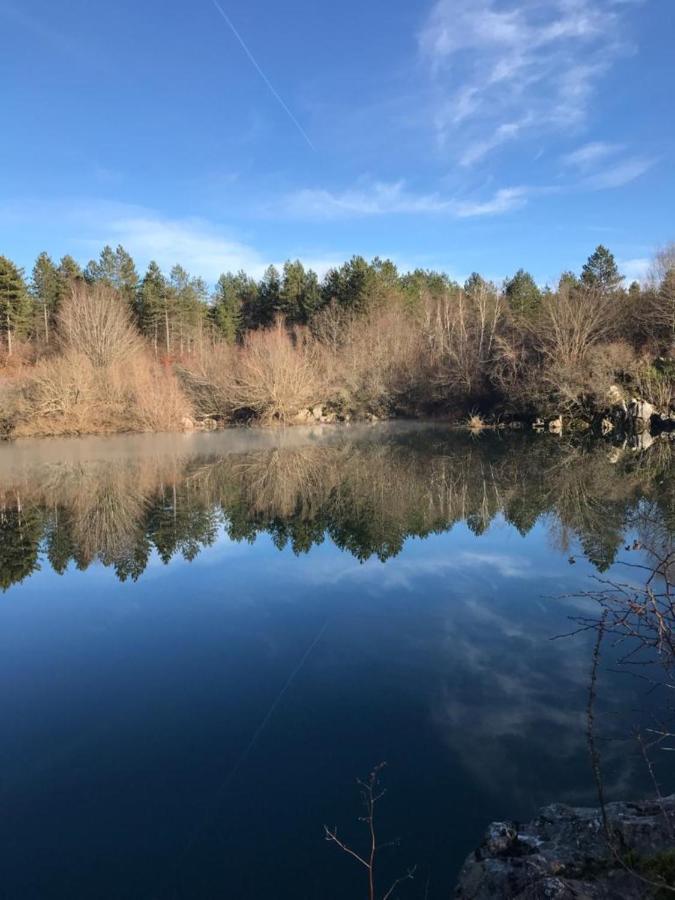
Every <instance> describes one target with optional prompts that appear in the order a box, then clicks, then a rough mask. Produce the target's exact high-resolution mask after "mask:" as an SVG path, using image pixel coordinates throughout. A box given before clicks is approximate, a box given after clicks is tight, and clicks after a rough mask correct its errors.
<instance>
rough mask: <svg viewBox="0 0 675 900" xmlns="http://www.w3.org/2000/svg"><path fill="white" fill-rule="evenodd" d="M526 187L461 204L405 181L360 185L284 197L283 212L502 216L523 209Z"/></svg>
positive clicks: (316, 215)
mask: <svg viewBox="0 0 675 900" xmlns="http://www.w3.org/2000/svg"><path fill="white" fill-rule="evenodd" d="M527 195H528V189H527V188H526V187H508V188H501V189H500V190H498V191H496V192H495V193H494V194H493V195H492V196H490V197H488V198H487V199H479V200H462V199H458V198H454V197H444V196H442V195H441V194H439V193H437V192H433V193H415V192H414V191H411V190H410V189H408V188H407V187H406V184H405V182H404V181H395V182H382V181H377V182H373V183H371V184H364V185H359V186H358V187H356V188H349V189H347V190H344V191H329V190H325V189H322V188H319V189H311V188H305V189H302V190H299V191H296V192H294V193H292V194H289V195H287V197H286V198H285V201H284V203H283V212H284V214H286V215H290V216H293V217H297V218H304V219H323V220H330V219H338V218H362V217H367V216H384V215H419V214H434V215H437V214H446V215H450V216H453V217H455V218H460V219H464V218H471V217H475V216H491V215H501V214H504V213H508V212H511V211H512V210H515V209H518V208H519V207H521V206H523V205H524V203H525V202H526V200H527Z"/></svg>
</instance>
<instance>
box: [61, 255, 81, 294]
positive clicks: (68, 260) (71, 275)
mask: <svg viewBox="0 0 675 900" xmlns="http://www.w3.org/2000/svg"><path fill="white" fill-rule="evenodd" d="M59 276H60V277H61V279H62V280H63V283H64V285H66V288H68V287H70V286H71V285H72V284H73V283H74V282H76V281H80V280H81V279H82V278H84V275H83V274H82V269H81V268H80V267H79V265H78V264H77V263H76V262H75V260H74V259H73V257H72V256H68V255H66V256H63V257H62V258H61V262H60V263H59Z"/></svg>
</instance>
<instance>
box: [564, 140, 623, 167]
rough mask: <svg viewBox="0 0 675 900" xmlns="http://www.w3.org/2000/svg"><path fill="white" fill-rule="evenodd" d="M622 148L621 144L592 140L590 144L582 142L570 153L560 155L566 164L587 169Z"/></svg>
mask: <svg viewBox="0 0 675 900" xmlns="http://www.w3.org/2000/svg"><path fill="white" fill-rule="evenodd" d="M622 149H623V146H622V145H621V144H606V143H604V142H603V141H594V142H592V143H590V144H584V145H583V146H582V147H579V148H578V149H577V150H574V151H572V153H567V154H565V156H563V157H562V161H563V163H564V164H565V165H566V166H572V167H574V168H576V169H581V170H584V171H585V170H587V169H589V168H591V167H592V166H595V165H597V163H601V162H603V161H604V160H605V159H607V157H609V156H613V155H614V154H616V153H618V152H620V151H621V150H622Z"/></svg>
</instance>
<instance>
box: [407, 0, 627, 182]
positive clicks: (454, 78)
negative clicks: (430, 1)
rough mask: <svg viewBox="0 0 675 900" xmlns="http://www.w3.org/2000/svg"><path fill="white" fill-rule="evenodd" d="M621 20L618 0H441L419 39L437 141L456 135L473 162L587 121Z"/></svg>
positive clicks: (616, 50)
mask: <svg viewBox="0 0 675 900" xmlns="http://www.w3.org/2000/svg"><path fill="white" fill-rule="evenodd" d="M621 21H622V20H621V13H620V10H619V8H618V7H616V6H615V4H614V3H613V2H612V0H550V2H543V0H520V2H516V0H511V2H510V3H508V4H504V3H498V2H497V0H436V3H435V4H434V6H433V8H432V10H431V13H430V14H429V16H428V18H427V21H426V23H425V24H424V26H423V28H422V29H421V31H420V33H419V35H418V43H419V49H420V53H421V55H422V58H423V59H424V60H425V61H426V62H427V63H428V65H429V67H430V71H431V73H432V74H433V77H434V83H435V85H436V88H437V96H436V102H435V105H434V113H433V117H434V124H435V129H436V132H437V136H438V139H439V141H440V143H441V144H442V145H443V146H449V145H450V138H452V146H453V147H457V148H458V151H457V152H458V157H459V159H460V162H461V163H462V164H463V165H465V166H467V165H472V164H475V163H477V162H480V161H481V160H483V159H484V158H485V157H486V156H487V155H488V153H489V152H490V151H493V150H495V149H496V148H498V147H501V146H502V145H504V144H506V143H507V142H509V141H515V140H516V139H522V138H524V137H526V136H532V135H534V134H539V133H546V132H551V131H556V130H564V129H569V128H574V127H578V126H579V125H581V124H582V123H583V122H584V121H585V119H586V117H587V114H588V110H589V105H590V102H591V99H592V97H593V94H594V91H595V89H596V85H597V82H598V80H599V79H600V78H601V77H602V76H603V75H604V74H605V73H606V72H607V71H608V69H609V68H610V67H611V65H612V64H613V62H614V61H615V59H616V58H617V57H618V55H619V54H620V53H621V52H623V51H624V50H625V44H624V42H623V41H622V38H621ZM460 126H461V128H460Z"/></svg>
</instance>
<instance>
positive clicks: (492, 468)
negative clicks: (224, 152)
mask: <svg viewBox="0 0 675 900" xmlns="http://www.w3.org/2000/svg"><path fill="white" fill-rule="evenodd" d="M0 503H1V504H2V506H1V509H0V587H1V588H2V590H3V591H4V593H3V594H2V596H1V597H0V721H2V740H1V741H0V779H1V780H0V808H1V809H2V815H1V817H0V883H1V885H2V888H1V889H0V896H2V897H3V898H7V900H15V898H16V900H31V898H40V900H50V898H68V900H77V898H91V897H97V898H111V900H112V898H114V900H122V898H130V900H131V898H139V900H140V898H143V900H149V898H179V897H180V898H182V897H185V898H208V900H211V898H218V897H223V898H257V897H269V898H284V900H285V898H304V897H307V898H310V897H312V898H314V897H322V898H327V900H331V898H335V900H337V898H340V900H344V898H346V897H359V896H364V895H365V891H364V882H363V873H362V871H361V870H360V869H359V867H358V865H357V864H356V863H354V862H353V861H352V860H351V859H349V858H348V857H346V856H344V855H342V854H341V853H340V851H339V850H338V849H337V848H336V847H335V846H333V845H330V844H329V843H327V842H326V841H324V840H323V825H324V824H329V825H331V826H332V825H334V824H338V826H339V828H340V833H341V834H342V835H343V836H344V837H345V839H348V840H350V841H353V842H354V843H355V844H357V845H358V843H359V841H360V839H361V834H362V830H363V826H362V824H360V823H359V822H358V817H359V815H360V808H359V799H358V791H357V789H356V785H355V780H356V778H357V777H359V776H365V775H367V773H368V771H369V770H370V769H371V768H372V767H373V766H374V765H376V764H377V763H379V762H381V761H386V762H387V768H386V770H385V772H384V779H385V782H386V786H387V789H388V790H387V794H386V796H385V798H383V800H382V801H381V803H380V806H379V810H378V815H379V828H380V835H381V839H382V840H383V841H389V840H391V839H392V838H397V839H398V844H397V846H395V847H393V848H389V849H387V850H385V851H383V854H382V869H383V874H382V879H383V880H382V885H383V887H384V886H386V885H385V882H386V881H387V879H388V878H389V877H392V878H393V877H395V876H396V875H397V874H400V872H401V871H403V870H405V868H406V867H407V866H408V865H413V864H416V865H417V876H416V880H415V881H414V882H411V883H407V884H406V885H405V886H403V887H402V888H401V890H400V891H399V892H398V893H397V896H399V897H423V896H425V891H428V893H427V894H426V896H428V897H430V898H434V897H438V898H440V897H447V896H448V895H449V893H450V892H451V887H452V884H453V882H454V878H455V876H456V873H457V869H458V867H459V865H460V864H461V861H462V859H463V857H464V856H465V855H466V853H467V852H468V851H469V850H470V849H471V848H472V847H473V846H475V845H476V843H477V842H478V840H479V839H480V836H481V834H482V832H483V830H484V828H485V825H486V824H487V822H489V821H490V820H493V819H499V818H503V817H509V818H527V817H531V816H532V815H533V814H534V813H535V812H536V810H537V808H538V807H539V806H541V805H543V804H545V803H549V802H552V801H563V802H569V803H595V793H594V784H593V778H592V773H591V770H590V766H589V763H588V751H587V747H586V743H585V726H586V720H585V708H586V702H587V692H588V677H589V670H590V663H591V657H590V653H591V648H592V642H593V635H592V634H581V635H579V636H577V637H576V638H574V639H565V640H557V641H552V640H551V638H552V637H554V636H556V635H559V634H561V633H563V632H566V631H569V630H570V629H571V627H572V626H571V622H570V617H573V616H575V615H579V614H580V613H582V612H584V611H585V610H587V609H588V608H589V604H590V601H587V600H585V599H584V598H583V597H580V596H578V595H579V594H580V592H582V591H584V590H585V589H587V588H588V586H589V584H591V583H592V581H591V580H592V579H593V577H602V578H620V579H622V580H630V579H634V578H636V577H639V573H638V570H633V569H631V568H629V567H627V566H626V565H624V563H635V562H636V561H637V560H638V559H639V558H640V550H639V546H640V545H639V544H637V545H635V544H634V542H635V541H636V540H638V541H644V540H646V537H648V536H650V535H651V536H653V535H654V534H658V536H659V539H660V540H670V539H671V537H672V531H673V529H672V523H673V520H674V516H673V512H674V510H675V491H674V488H673V479H672V468H671V460H670V452H669V448H668V447H667V446H663V447H662V446H656V447H652V448H651V449H650V450H648V451H647V452H646V453H634V452H631V451H630V450H628V449H624V450H622V449H620V448H615V447H612V446H609V445H604V444H603V445H599V446H598V445H596V446H592V447H583V446H573V445H568V444H565V443H561V442H560V441H559V440H558V439H555V438H549V437H548V436H540V437H538V438H537V439H536V440H532V439H530V438H526V437H525V436H519V435H511V436H509V437H508V438H505V439H502V438H500V437H499V436H496V435H487V436H483V437H481V439H480V440H471V439H469V438H468V437H465V436H464V435H459V434H453V433H451V432H449V431H447V430H446V429H443V428H441V427H429V426H420V425H398V426H372V427H351V428H349V427H348V428H323V429H321V428H317V429H314V430H311V429H309V430H306V429H292V430H290V431H286V432H283V431H275V432H266V431H244V430H232V431H227V432H223V433H218V434H211V435H188V436H182V435H179V436H176V435H173V436H150V435H148V436H125V437H114V438H86V439H59V440H45V441H19V442H15V443H14V444H5V445H2V446H0ZM634 547H635V548H636V549H633V548H634ZM612 668H613V667H612V665H611V659H607V660H605V662H604V664H603V669H602V672H601V687H602V690H601V696H600V704H601V708H600V710H599V714H600V718H601V723H602V727H603V729H604V730H605V732H606V734H607V736H608V737H613V738H616V740H608V741H607V742H606V746H605V748H604V750H603V752H604V756H605V759H604V763H605V778H606V787H607V791H608V794H609V795H610V797H612V796H614V797H624V798H625V797H630V796H637V795H638V794H641V793H644V792H645V791H646V790H647V788H648V785H647V779H646V777H645V773H644V771H643V766H642V765H641V764H640V761H639V760H638V758H637V755H636V754H635V753H634V751H633V749H632V748H631V747H630V746H629V745H628V744H627V743H626V741H625V740H623V739H622V737H623V735H624V734H625V729H626V727H627V725H628V724H630V721H632V720H633V719H634V718H635V717H640V716H644V715H648V714H649V711H650V704H651V703H653V702H656V701H654V700H653V699H650V698H648V697H647V696H646V695H645V691H644V687H643V686H642V685H641V684H639V683H638V681H637V680H636V679H630V678H626V677H625V676H624V675H621V674H618V673H616V672H613V671H612ZM629 720H630V721H629ZM671 756H672V754H671ZM659 765H660V768H659V776H660V777H662V779H663V781H664V782H667V781H668V780H669V779H670V784H671V786H672V785H673V784H675V781H674V780H673V778H672V776H673V774H674V773H673V772H672V770H671V771H669V770H668V769H667V768H666V767H665V766H664V764H663V763H660V764H659Z"/></svg>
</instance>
